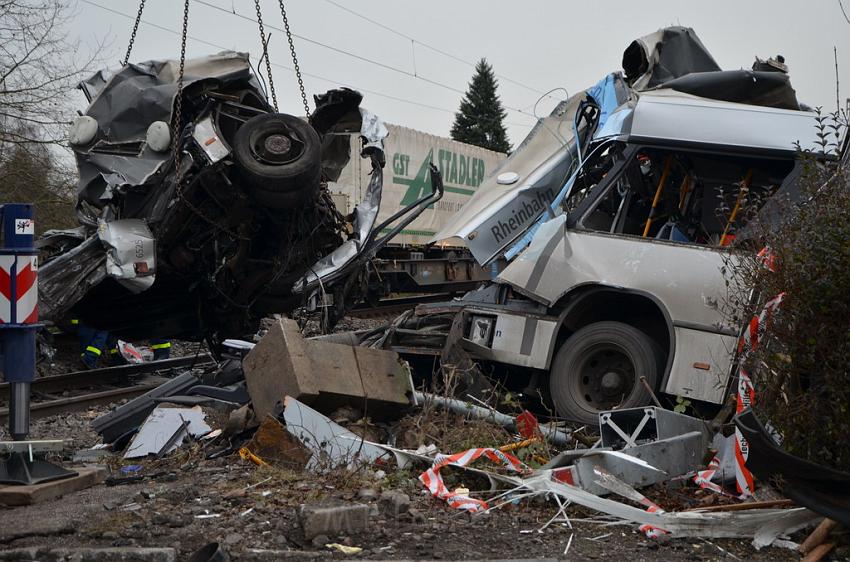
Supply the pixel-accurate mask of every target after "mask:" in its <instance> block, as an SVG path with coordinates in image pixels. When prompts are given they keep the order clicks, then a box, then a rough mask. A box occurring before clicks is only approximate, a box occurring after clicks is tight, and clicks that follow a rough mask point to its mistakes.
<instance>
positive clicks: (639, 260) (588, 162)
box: [417, 28, 822, 424]
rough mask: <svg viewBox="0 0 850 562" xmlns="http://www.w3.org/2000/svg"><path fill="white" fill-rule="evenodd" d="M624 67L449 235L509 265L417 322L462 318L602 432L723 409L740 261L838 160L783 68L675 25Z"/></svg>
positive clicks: (486, 343)
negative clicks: (688, 411) (632, 410)
mask: <svg viewBox="0 0 850 562" xmlns="http://www.w3.org/2000/svg"><path fill="white" fill-rule="evenodd" d="M683 45H685V46H687V48H674V47H676V46H679V47H681V46H683ZM662 47H664V48H663V49H662ZM623 63H624V64H623V66H624V70H625V74H622V73H619V72H618V73H613V74H611V75H608V76H606V77H605V78H603V79H602V80H601V81H600V82H599V83H598V84H596V85H595V86H594V87H593V88H590V89H589V90H587V91H584V92H580V93H579V94H576V95H574V96H572V97H571V98H570V99H569V100H567V101H565V102H562V103H561V104H560V105H559V106H558V107H556V108H555V110H554V111H553V112H552V114H551V115H550V116H549V117H546V118H544V119H541V120H540V121H539V122H538V124H537V126H536V127H535V128H534V130H532V132H531V133H530V134H529V135H528V137H527V138H526V139H525V141H524V142H523V143H522V144H521V145H520V146H519V147H518V148H517V150H516V151H515V152H514V153H513V154H512V155H511V156H510V157H509V158H508V159H507V160H506V161H505V162H504V163H503V165H502V166H501V167H500V168H499V169H498V170H496V172H495V173H494V175H493V176H491V177H490V178H489V179H488V180H487V182H486V183H487V185H486V186H484V187H482V189H481V190H480V191H479V192H478V193H477V194H476V196H475V197H473V198H472V200H470V202H469V203H468V204H467V205H466V206H465V207H464V209H462V210H461V211H460V212H459V213H458V214H457V215H456V216H455V217H454V218H453V219H452V221H450V223H449V224H448V225H447V226H446V227H445V228H444V229H443V230H442V231H441V232H440V233H438V234H437V235H436V236H435V237H434V241H437V240H443V239H452V240H454V241H462V242H463V243H465V244H466V245H467V246H468V247H469V249H470V251H471V252H472V254H473V255H474V256H475V258H476V259H477V260H478V262H479V263H481V264H482V265H483V264H487V263H489V262H491V261H492V260H494V259H496V258H498V257H500V256H504V257H505V258H507V259H508V260H510V263H509V264H508V265H507V267H506V268H505V269H504V270H503V271H502V272H501V273H500V274H499V276H498V277H497V278H496V279H495V280H494V281H493V282H492V283H489V284H487V285H485V286H483V287H481V288H480V289H479V290H477V291H472V292H470V293H468V294H466V295H465V296H464V297H463V299H461V300H458V301H455V302H453V303H444V304H440V305H433V306H431V305H421V306H420V307H419V309H418V311H417V314H418V315H420V316H423V315H424V316H427V315H428V314H429V309H430V310H431V311H432V312H435V313H436V312H438V311H441V312H445V311H446V310H447V309H452V310H454V312H455V313H456V314H457V315H458V316H457V317H456V318H455V320H454V324H455V325H460V326H461V330H462V336H461V337H460V339H459V340H458V344H459V345H460V346H461V348H463V350H465V352H466V353H468V354H469V356H470V357H471V358H472V359H475V360H478V361H485V362H490V363H495V364H497V365H503V366H507V367H508V368H509V369H508V371H509V373H510V376H511V377H514V378H522V376H523V374H525V375H526V376H527V380H524V384H525V389H526V392H528V393H537V392H538V391H542V392H543V393H545V394H548V395H549V397H551V402H552V403H553V405H554V407H555V409H556V411H557V413H558V414H559V415H560V416H562V417H565V418H569V419H572V420H576V421H579V422H584V423H588V424H595V423H597V417H598V412H599V411H602V410H611V409H614V408H627V407H635V406H642V405H648V404H649V403H650V399H651V392H659V393H663V394H666V395H670V396H681V397H685V398H688V399H690V400H696V401H702V402H705V403H710V404H719V403H722V402H723V401H724V398H725V396H726V393H727V389H728V388H729V382H730V379H731V374H732V364H733V357H734V351H735V348H736V340H737V337H738V334H739V330H740V327H739V326H736V325H731V324H730V322H729V319H728V316H727V315H726V314H724V310H723V304H724V302H725V301H726V297H727V285H726V279H725V277H724V273H723V265H724V260H725V259H727V256H729V253H728V251H727V248H726V247H727V246H728V245H729V244H730V243H732V241H733V240H734V239H735V237H736V236H737V237H739V238H740V237H741V236H742V235H743V233H744V229H745V225H746V223H747V219H748V218H749V217H750V216H751V213H752V212H754V211H755V210H757V209H758V208H759V206H760V205H761V204H762V203H764V202H765V201H766V200H768V199H769V198H770V197H773V196H775V195H776V194H777V193H792V192H793V191H794V187H793V186H794V181H795V179H796V178H797V176H798V175H799V173H800V162H799V161H798V154H799V152H798V151H799V150H801V149H802V150H811V151H822V147H821V146H820V145H819V144H818V137H817V134H816V133H817V129H816V124H817V122H816V119H815V117H816V114H815V113H813V112H811V111H806V110H805V109H806V108H805V107H801V106H800V104H799V103H798V102H797V100H796V97H795V95H794V91H793V89H792V88H791V87H790V83H789V81H788V76H787V73H786V71H785V70H786V69H785V68H784V64H782V63H781V62H780V61H779V60H771V61H769V62H768V63H766V62H764V61H758V60H757V63H756V65H754V70H752V71H746V70H741V71H721V70H720V69H719V67H718V66H717V65H716V63H714V61H713V59H712V58H711V56H710V54H708V52H707V51H706V50H705V48H704V47H703V46H702V43H701V42H700V41H699V39H698V38H697V37H696V35H695V34H694V33H693V31H692V30H690V29H685V28H668V29H665V30H661V31H659V32H657V33H655V34H653V35H651V36H647V37H644V38H642V39H639V40H637V41H635V42H634V43H632V45H631V46H630V47H629V49H627V50H626V52H625V54H624V60H623ZM744 207H746V208H747V212H745V211H744ZM447 307H448V308H447Z"/></svg>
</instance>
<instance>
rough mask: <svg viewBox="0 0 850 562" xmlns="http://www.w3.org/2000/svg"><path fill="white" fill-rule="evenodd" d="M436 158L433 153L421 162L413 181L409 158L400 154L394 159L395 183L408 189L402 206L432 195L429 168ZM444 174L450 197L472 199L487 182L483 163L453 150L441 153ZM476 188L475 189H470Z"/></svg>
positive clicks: (444, 183) (439, 161)
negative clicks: (452, 195) (478, 188)
mask: <svg viewBox="0 0 850 562" xmlns="http://www.w3.org/2000/svg"><path fill="white" fill-rule="evenodd" d="M433 158H434V149H433V148H432V149H431V150H429V151H428V156H426V157H425V159H424V160H422V163H421V164H420V165H419V170H418V171H417V172H416V175H415V176H413V177H412V178H411V177H410V174H409V167H410V156H409V155H407V154H403V153H401V152H397V153H395V154H394V155H393V174H394V175H393V183H395V184H399V185H404V186H407V191H405V192H404V197H402V199H401V205H402V206H404V205H410V204H411V203H414V202H416V201H417V200H418V199H420V198H421V197H423V196H424V195H425V194H426V193H430V192H431V177H430V173H429V172H428V164H429V163H430V162H431V161H432V160H433ZM435 163H436V165H437V167H438V168H439V169H440V172H441V173H442V174H443V185H444V186H445V189H446V191H447V192H449V193H459V194H461V195H467V196H469V195H472V194H473V193H475V189H474V188H477V187H478V186H479V185H481V181H482V180H483V179H484V174H485V170H484V161H483V160H482V159H480V158H475V157H473V156H465V155H463V154H458V153H456V152H452V151H451V150H445V149H442V148H441V149H439V150H438V151H437V161H436V162H435ZM470 188H473V189H470Z"/></svg>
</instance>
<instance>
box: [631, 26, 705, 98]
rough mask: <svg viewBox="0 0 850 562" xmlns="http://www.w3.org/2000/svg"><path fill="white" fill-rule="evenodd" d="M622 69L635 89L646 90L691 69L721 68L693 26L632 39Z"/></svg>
mask: <svg viewBox="0 0 850 562" xmlns="http://www.w3.org/2000/svg"><path fill="white" fill-rule="evenodd" d="M623 69H624V70H625V71H626V76H627V78H628V80H629V82H630V83H631V85H632V87H633V88H634V89H635V90H645V89H648V88H653V87H655V86H657V85H659V84H662V83H664V82H666V81H668V80H673V79H675V78H678V77H679V76H684V75H685V74H689V73H691V72H712V71H716V70H720V65H718V64H717V61H715V60H714V57H712V56H711V53H709V52H708V49H706V48H705V45H703V44H702V41H700V39H699V37H697V34H696V32H695V31H694V30H693V29H691V28H690V27H680V26H672V27H667V28H664V29H659V30H658V31H656V32H654V33H650V34H649V35H644V36H643V37H639V38H637V39H635V40H634V41H632V42H631V44H629V46H628V47H627V48H626V50H625V51H624V52H623Z"/></svg>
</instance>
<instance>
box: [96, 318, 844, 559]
mask: <svg viewBox="0 0 850 562" xmlns="http://www.w3.org/2000/svg"><path fill="white" fill-rule="evenodd" d="M327 339H328V337H327V336H319V337H314V338H310V339H305V338H303V337H302V336H301V334H300V332H299V331H298V328H297V325H296V324H295V323H294V322H293V321H291V320H288V319H277V320H276V321H275V322H274V323H273V324H272V325H271V326H270V329H269V330H268V332H267V333H266V334H265V336H264V337H263V338H262V339H261V340H260V341H259V343H257V344H251V343H248V342H239V341H230V342H228V346H229V352H228V357H227V359H226V360H225V361H224V362H223V363H222V364H221V366H220V367H219V368H218V369H215V372H214V373H206V374H204V375H201V376H199V375H198V374H197V373H192V372H186V373H184V374H183V375H180V376H178V377H177V378H175V379H173V380H171V381H169V382H168V383H166V384H164V385H163V386H162V387H160V388H159V389H157V390H156V391H155V392H153V393H150V395H147V396H143V397H140V398H138V399H135V400H133V401H130V402H128V403H127V404H125V405H123V406H121V407H119V408H117V409H116V410H115V411H113V412H111V413H109V414H107V415H106V416H102V417H101V418H98V419H96V420H94V422H93V426H94V427H95V428H97V429H98V431H99V432H100V433H101V435H102V436H103V437H104V441H105V442H106V443H110V445H108V446H107V447H106V448H107V450H111V451H112V452H113V453H118V452H121V451H123V457H124V459H126V460H125V461H123V462H124V464H125V466H124V467H123V468H122V469H121V471H120V472H119V473H118V474H113V476H111V477H110V478H109V479H108V483H109V484H111V485H120V484H123V483H130V482H137V481H140V480H143V479H144V478H146V477H147V478H153V479H156V478H160V477H162V476H163V474H162V473H159V472H157V471H154V470H149V471H148V472H147V474H146V473H145V471H144V470H140V463H141V465H144V463H146V462H150V463H157V462H163V461H164V460H167V458H168V457H169V455H172V456H173V455H174V454H175V453H174V452H175V451H176V450H180V448H181V447H182V448H183V450H187V451H189V450H191V451H194V452H193V453H192V455H193V456H194V458H196V459H198V460H199V462H200V463H203V462H205V461H204V460H203V459H207V461H206V462H213V461H214V460H215V459H221V458H223V457H227V459H229V460H228V462H237V463H245V466H254V467H255V468H254V469H255V470H258V471H263V470H269V469H274V470H283V471H288V473H304V472H306V473H308V474H314V475H315V478H317V479H322V478H324V477H325V475H330V474H339V472H340V471H342V472H347V473H349V474H350V475H351V477H354V476H355V475H357V474H358V473H363V471H364V470H365V473H366V474H371V475H374V476H373V477H377V478H381V479H383V480H384V481H385V482H391V481H392V480H393V479H394V478H395V477H394V476H393V475H394V474H407V473H410V474H414V475H418V479H419V481H420V482H421V485H422V486H423V489H424V490H426V491H427V493H428V494H430V495H432V496H434V498H435V503H434V507H435V508H437V507H438V506H439V503H437V502H436V500H439V501H440V502H443V503H444V504H445V505H446V506H447V507H448V508H449V509H452V510H462V511H467V512H469V513H470V514H471V515H472V516H473V517H480V516H481V514H486V513H493V512H495V511H498V510H500V509H502V508H505V507H507V506H511V508H512V509H523V506H524V505H529V506H530V505H531V503H530V502H532V500H534V499H535V498H543V499H545V500H548V501H549V502H550V503H551V505H552V513H551V516H550V518H549V519H548V520H547V521H545V523H543V524H542V525H541V527H540V530H541V531H543V530H544V529H546V528H547V527H549V526H552V525H558V526H566V528H568V529H569V528H571V520H570V514H571V513H572V512H571V508H572V506H581V507H582V508H585V509H589V510H592V511H594V512H597V513H599V514H600V515H599V516H597V517H596V518H595V519H594V520H595V521H597V522H598V523H600V524H603V525H604V524H612V523H619V524H623V523H631V524H634V525H636V526H637V527H638V528H639V529H640V531H641V532H643V533H645V535H646V536H647V537H650V538H653V539H654V538H657V537H660V536H662V535H667V536H670V537H700V538H702V539H712V538H724V537H726V538H734V537H738V538H741V537H746V538H749V539H751V540H752V544H753V545H754V546H755V547H756V548H763V547H766V546H769V545H779V546H784V547H788V548H794V549H802V547H801V546H800V545H799V544H797V543H796V542H791V541H790V540H789V537H790V536H791V535H792V534H793V533H795V532H797V531H799V530H801V529H804V528H806V527H812V526H815V525H817V524H818V522H819V521H821V520H824V519H823V516H824V515H828V516H829V517H830V518H832V519H834V520H836V521H839V522H840V523H841V524H846V523H845V519H844V518H846V515H847V512H846V510H845V511H844V512H841V511H840V510H838V511H830V512H829V513H824V512H823V511H822V510H821V509H819V507H818V505H812V504H810V503H809V502H806V501H805V500H803V499H796V498H795V500H794V501H791V500H788V499H784V498H781V497H779V496H778V495H777V494H776V493H775V491H773V490H772V489H771V486H770V484H769V482H767V481H765V482H763V483H762V484H763V491H762V492H758V493H755V492H754V493H753V495H751V496H749V497H747V496H744V495H742V494H741V493H740V491H739V490H738V489H736V477H738V476H739V474H740V472H739V467H738V466H737V462H738V461H737V458H736V449H735V446H734V444H735V437H734V436H733V435H730V436H728V437H725V436H724V433H723V431H731V429H732V426H731V425H730V424H729V423H727V422H728V421H729V420H728V416H729V412H728V411H727V412H726V413H725V416H726V417H725V418H724V419H721V420H709V421H704V420H701V419H698V418H695V417H692V416H688V415H684V414H680V413H676V412H671V411H668V410H665V409H662V408H659V407H655V406H653V407H643V408H631V409H619V410H612V411H607V412H603V413H601V414H600V416H599V423H598V427H594V428H586V427H585V428H576V427H574V426H569V425H565V424H563V423H542V422H541V421H538V415H535V414H533V413H531V412H529V411H519V412H515V413H511V412H510V411H497V410H496V409H494V408H492V407H490V406H488V405H487V404H486V403H485V402H481V401H477V399H475V398H471V397H467V398H466V399H461V398H457V397H450V396H440V395H435V394H433V393H429V392H423V391H420V390H417V389H415V388H414V385H413V379H412V377H411V373H410V370H409V368H408V366H407V364H406V363H405V362H404V361H402V360H401V359H400V358H399V355H398V354H397V353H396V352H394V351H392V350H379V349H371V348H368V347H364V346H354V345H350V344H341V343H335V342H329V341H326V340H327ZM204 376H205V377H206V380H207V381H208V382H211V384H209V385H203V384H201V381H202V379H203V378H204ZM217 385H218V386H217ZM225 387H227V388H225ZM441 420H442V421H441ZM737 420H738V423H739V426H740V427H742V429H743V428H744V427H745V426H744V425H742V424H747V426H750V425H751V424H752V423H753V414H752V413H751V412H749V411H748V412H745V413H744V414H741V415H740V416H738V418H737ZM440 423H442V424H443V425H444V427H445V428H448V427H449V426H452V428H456V429H458V431H456V432H455V433H453V435H454V438H453V439H451V440H449V439H446V438H445V437H446V436H448V435H449V434H450V432H441V431H439V430H438V429H436V426H437V425H439V424H440ZM429 424H431V425H429ZM481 426H485V427H489V428H490V430H489V431H487V432H483V431H480V430H477V429H476V427H478V428H480V427H481ZM417 428H418V429H421V430H422V431H419V432H417V431H416V429H417ZM745 431H747V437H748V438H751V439H753V447H754V451H755V450H756V449H759V448H761V446H760V445H759V444H758V441H757V440H756V439H755V438H754V434H753V433H751V432H750V431H749V430H745ZM432 433H433V434H437V435H432ZM593 435H596V436H598V437H595V436H593ZM470 439H472V440H478V442H477V443H473V442H470ZM190 443H191V446H189V445H187V444H190ZM585 443H587V444H585ZM99 447H101V448H103V447H104V446H102V445H101V446H99ZM187 447H189V448H188V449H187ZM444 447H452V448H451V449H444ZM756 454H757V453H756V452H751V455H756ZM777 454H781V453H777ZM144 457H147V459H148V460H145V458H144ZM709 460H710V462H709ZM128 462H132V463H133V464H131V465H129V466H127V464H126V463H128ZM127 470H133V471H138V472H129V473H128V472H126V471H127ZM845 476H846V475H845ZM639 490H640V491H639ZM367 499H369V498H367ZM372 499H374V500H375V501H376V502H377V504H378V505H380V506H381V507H380V509H381V510H385V511H386V510H388V511H393V512H395V513H399V512H403V511H406V510H407V509H409V502H410V500H409V496H407V495H405V494H404V493H403V492H394V491H392V490H391V489H387V487H386V486H385V491H384V493H383V495H381V496H380V498H378V497H377V496H376V497H375V498H372ZM804 505H808V506H809V507H808V508H807V507H804ZM810 508H811V509H810ZM249 509H250V508H249ZM213 515H214V513H210V514H209V516H211V517H212V516H213ZM370 517H371V515H370V507H369V506H368V505H367V504H362V503H356V502H355V503H344V504H338V505H332V506H330V505H325V504H323V503H321V502H319V503H316V502H310V501H307V502H305V503H304V505H303V506H302V508H301V509H300V511H299V515H298V518H299V521H300V524H301V529H302V532H303V535H304V540H306V541H313V540H314V539H316V538H317V537H318V540H319V542H320V543H321V545H320V546H324V547H326V548H329V549H333V550H340V551H341V552H346V553H348V554H353V553H356V552H357V550H356V548H357V547H356V545H350V544H348V545H346V544H341V543H336V542H334V541H333V537H335V536H338V535H348V534H351V533H353V532H356V531H357V530H359V529H363V528H365V527H366V526H367V525H368V522H369V520H370ZM821 534H823V533H822V532H821ZM572 540H573V539H572V535H570V538H569V539H568V542H567V544H566V549H567V550H568V549H569V548H570V543H571V542H572ZM340 547H345V548H340ZM806 548H807V549H811V548H813V547H812V546H810V545H807V546H806ZM347 549H353V550H347Z"/></svg>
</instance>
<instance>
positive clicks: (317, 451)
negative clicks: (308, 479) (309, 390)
mask: <svg viewBox="0 0 850 562" xmlns="http://www.w3.org/2000/svg"><path fill="white" fill-rule="evenodd" d="M283 403H284V410H283V418H284V421H285V422H286V429H287V431H288V432H289V433H291V434H292V435H294V436H295V437H296V438H298V439H299V440H300V441H301V443H302V444H303V445H304V446H305V447H307V448H308V449H309V450H310V451H311V452H312V453H313V454H312V456H311V457H310V460H309V461H308V462H307V466H306V468H307V470H313V471H325V470H330V469H333V468H336V467H339V466H348V467H356V466H357V465H358V464H360V463H363V462H374V461H375V460H377V459H379V458H381V457H388V456H389V453H388V452H387V451H386V450H384V449H383V448H381V447H378V446H377V445H375V444H373V443H370V442H368V441H366V440H364V439H363V438H362V437H360V436H358V435H356V434H354V433H352V432H350V431H348V430H347V429H345V428H344V427H342V426H340V425H338V424H336V423H334V422H332V421H331V420H330V419H328V418H327V417H325V416H323V415H322V414H320V413H319V412H317V411H316V410H314V409H312V408H310V407H309V406H307V405H306V404H303V403H301V402H299V401H298V400H296V399H295V398H292V397H290V396H286V397H285V398H284V402H283Z"/></svg>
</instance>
